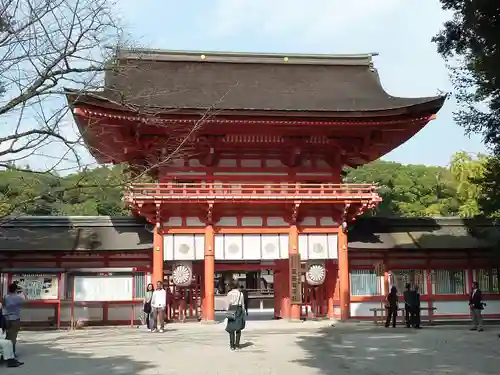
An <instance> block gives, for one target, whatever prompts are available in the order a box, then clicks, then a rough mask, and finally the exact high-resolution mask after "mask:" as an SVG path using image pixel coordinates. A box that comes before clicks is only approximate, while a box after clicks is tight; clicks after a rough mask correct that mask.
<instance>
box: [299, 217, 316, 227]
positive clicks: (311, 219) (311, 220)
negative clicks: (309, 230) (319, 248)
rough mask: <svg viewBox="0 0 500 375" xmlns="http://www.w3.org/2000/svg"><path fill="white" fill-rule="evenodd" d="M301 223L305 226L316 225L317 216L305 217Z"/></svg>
mask: <svg viewBox="0 0 500 375" xmlns="http://www.w3.org/2000/svg"><path fill="white" fill-rule="evenodd" d="M300 225H304V226H306V225H316V218H315V217H305V218H304V219H302V221H301V222H300Z"/></svg>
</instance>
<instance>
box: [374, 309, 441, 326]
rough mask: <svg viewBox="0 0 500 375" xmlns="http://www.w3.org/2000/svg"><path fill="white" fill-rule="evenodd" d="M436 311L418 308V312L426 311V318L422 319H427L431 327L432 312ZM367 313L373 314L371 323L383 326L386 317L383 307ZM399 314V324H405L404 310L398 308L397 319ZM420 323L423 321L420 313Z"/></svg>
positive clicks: (432, 323)
mask: <svg viewBox="0 0 500 375" xmlns="http://www.w3.org/2000/svg"><path fill="white" fill-rule="evenodd" d="M436 310H437V309H436V308H435V307H421V308H420V312H422V311H427V316H425V315H424V316H423V317H427V322H428V323H429V325H431V326H432V325H434V322H433V317H434V312H435V311H436ZM369 311H371V312H373V322H374V323H375V324H376V325H377V324H379V323H381V324H382V325H384V324H385V319H386V317H387V315H386V309H385V308H384V307H376V308H372V309H370V310H369ZM400 312H401V323H403V324H405V323H406V322H405V309H404V307H398V317H399V313H400ZM378 313H380V316H379V315H378ZM420 321H421V322H422V321H423V319H422V313H420Z"/></svg>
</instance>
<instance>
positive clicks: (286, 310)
mask: <svg viewBox="0 0 500 375" xmlns="http://www.w3.org/2000/svg"><path fill="white" fill-rule="evenodd" d="M279 262H280V273H281V276H280V279H279V281H280V304H281V306H280V310H281V311H280V316H281V319H290V269H289V266H288V259H284V260H279Z"/></svg>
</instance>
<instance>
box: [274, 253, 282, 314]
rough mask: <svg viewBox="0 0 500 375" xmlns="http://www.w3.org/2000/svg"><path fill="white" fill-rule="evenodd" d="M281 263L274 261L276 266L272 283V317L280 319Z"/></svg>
mask: <svg viewBox="0 0 500 375" xmlns="http://www.w3.org/2000/svg"><path fill="white" fill-rule="evenodd" d="M280 262H281V261H280V260H276V266H275V268H274V275H273V279H274V280H273V283H274V317H275V318H280V317H281V293H282V292H281V289H282V287H281V281H282V280H283V274H282V273H281V272H282V271H281V267H280V266H281V263H280Z"/></svg>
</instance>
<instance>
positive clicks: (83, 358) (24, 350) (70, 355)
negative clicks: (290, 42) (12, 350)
mask: <svg viewBox="0 0 500 375" xmlns="http://www.w3.org/2000/svg"><path fill="white" fill-rule="evenodd" d="M67 340H69V341H67V342H71V338H69V339H67ZM60 341H62V340H58V339H57V338H54V339H51V340H47V341H43V342H32V343H30V342H22V343H20V344H19V352H20V353H19V356H20V358H19V359H20V360H21V361H23V362H24V365H23V366H21V367H19V368H6V367H5V368H4V367H2V368H0V373H1V374H2V375H4V374H5V375H7V374H9V375H10V374H16V375H22V374H37V375H76V374H78V375H81V374H93V375H138V374H142V373H144V371H145V370H149V371H151V370H153V371H154V369H155V365H154V363H151V362H143V361H138V360H135V359H133V358H131V356H130V355H116V354H114V355H110V354H109V352H108V351H107V350H105V349H104V348H103V349H102V350H101V351H100V352H99V351H97V352H96V350H95V342H94V343H92V350H90V349H89V350H86V347H85V345H80V344H77V345H75V344H76V343H74V344H73V345H71V344H69V345H68V346H69V349H67V350H66V349H65V348H64V347H60V346H61V345H60V344H59V343H60ZM114 341H116V340H114ZM105 345H106V340H103V347H104V346H105ZM120 345H122V346H130V345H133V346H135V345H137V343H131V342H122V343H120ZM65 346H66V343H65Z"/></svg>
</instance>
